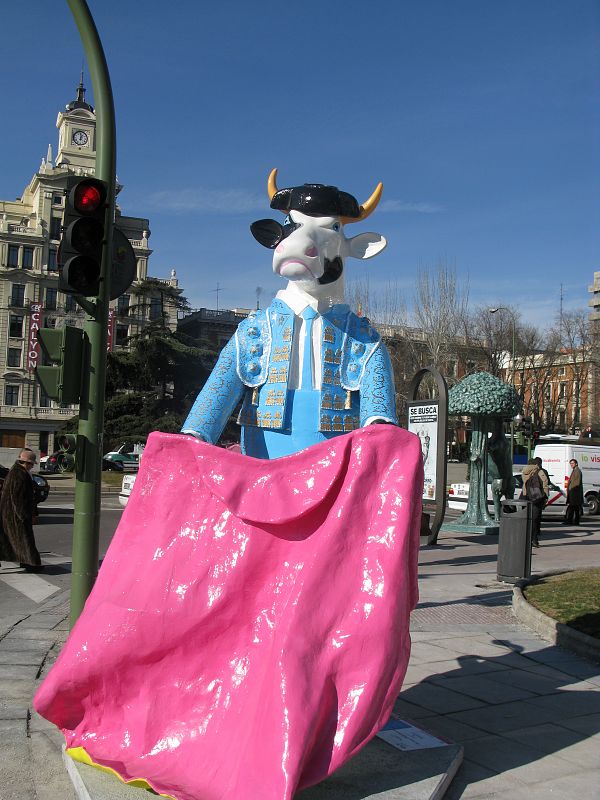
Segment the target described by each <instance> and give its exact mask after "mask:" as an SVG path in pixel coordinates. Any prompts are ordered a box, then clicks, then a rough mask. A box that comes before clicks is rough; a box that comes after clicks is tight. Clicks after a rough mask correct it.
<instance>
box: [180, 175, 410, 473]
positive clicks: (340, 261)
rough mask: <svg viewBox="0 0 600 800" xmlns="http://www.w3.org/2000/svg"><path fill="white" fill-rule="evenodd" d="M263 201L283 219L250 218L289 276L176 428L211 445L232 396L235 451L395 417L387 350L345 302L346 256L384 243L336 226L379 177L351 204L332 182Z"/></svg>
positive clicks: (298, 441)
mask: <svg viewBox="0 0 600 800" xmlns="http://www.w3.org/2000/svg"><path fill="white" fill-rule="evenodd" d="M276 179H277V170H276V169H274V170H273V171H272V172H271V174H270V175H269V180H268V193H269V199H270V201H271V208H273V209H275V210H277V211H281V212H283V213H284V214H285V215H286V217H285V220H284V222H283V225H281V224H280V223H279V222H276V221H275V220H271V219H264V220H259V221H258V222H254V223H253V224H252V225H251V226H250V229H251V232H252V234H253V236H254V237H255V239H256V240H257V241H258V242H259V243H260V244H262V245H264V246H265V247H269V248H271V249H273V251H274V253H273V271H274V272H275V274H277V275H280V276H281V277H282V278H287V280H288V284H287V287H286V288H285V289H283V290H281V291H279V292H278V293H277V295H276V297H275V299H274V300H273V302H272V303H271V305H270V306H269V307H268V308H267V309H265V310H257V311H253V312H251V313H250V314H249V315H248V317H247V319H245V320H244V321H243V322H242V323H240V325H239V326H238V329H237V331H236V333H235V335H234V336H233V338H232V339H231V341H230V342H229V343H228V344H227V345H226V347H225V348H224V349H223V351H222V352H221V355H220V358H219V360H218V362H217V364H216V365H215V368H214V369H213V371H212V373H211V375H210V377H209V378H208V380H207V382H206V384H205V386H204V387H203V389H202V391H201V392H200V394H199V395H198V397H197V398H196V401H195V403H194V405H193V407H192V409H191V411H190V413H189V415H188V417H187V419H186V421H185V423H184V425H183V428H182V433H187V434H191V435H193V436H196V437H198V438H199V439H202V440H203V441H206V442H210V443H213V444H214V443H216V441H217V440H218V439H219V436H220V435H221V433H222V431H223V428H224V427H225V424H226V422H227V420H228V418H229V416H230V414H231V413H232V412H233V410H234V409H235V407H236V405H237V404H238V402H239V401H240V400H242V399H243V402H242V407H241V411H240V414H239V419H238V421H239V423H240V424H241V426H242V437H241V446H242V452H243V453H245V454H246V455H250V456H254V457H256V458H278V457H280V456H285V455H289V454H291V453H296V452H298V451H299V450H302V449H304V448H306V447H309V446H310V445H313V444H316V443H317V442H321V441H323V440H325V439H329V438H332V437H334V436H339V435H340V434H343V433H347V432H349V431H352V430H355V429H357V428H360V427H364V426H366V425H370V424H372V423H377V422H388V423H397V418H396V409H395V394H394V379H393V374H392V368H391V364H390V358H389V355H388V352H387V350H386V348H385V345H384V344H383V342H382V341H381V337H380V336H379V334H378V333H377V331H376V330H375V329H374V328H373V327H372V326H371V325H370V323H369V320H368V319H366V318H365V317H359V316H357V315H356V314H354V313H353V312H352V311H351V310H350V308H349V306H348V305H346V303H345V301H344V262H345V259H346V258H347V257H350V258H360V259H366V258H372V257H373V256H376V255H377V254H378V253H380V252H381V251H382V250H383V249H384V247H385V246H386V240H385V239H384V238H383V236H381V235H380V234H377V233H361V234H359V235H358V236H354V237H353V238H347V237H346V236H345V234H344V228H345V226H346V225H348V224H350V223H353V222H360V221H361V220H364V219H366V218H367V217H368V216H369V215H370V214H371V213H372V212H373V211H374V210H375V208H376V206H377V204H378V202H379V199H380V197H381V192H382V189H383V186H382V184H381V183H380V184H378V186H377V188H376V189H375V191H374V192H373V194H372V195H371V197H370V198H369V199H368V200H367V201H366V202H365V203H364V204H363V205H359V204H358V202H357V201H356V199H355V198H354V197H353V196H352V195H350V194H348V193H347V192H342V191H339V190H338V189H337V187H335V186H324V185H322V184H304V185H303V186H295V187H292V188H288V189H281V190H278V188H277V183H276Z"/></svg>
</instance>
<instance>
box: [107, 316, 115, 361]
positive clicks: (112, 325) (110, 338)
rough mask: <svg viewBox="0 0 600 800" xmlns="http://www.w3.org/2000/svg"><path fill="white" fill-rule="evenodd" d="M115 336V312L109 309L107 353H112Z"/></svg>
mask: <svg viewBox="0 0 600 800" xmlns="http://www.w3.org/2000/svg"><path fill="white" fill-rule="evenodd" d="M114 334H115V310H114V308H109V309H108V330H107V332H106V352H107V353H112V349H113V339H114Z"/></svg>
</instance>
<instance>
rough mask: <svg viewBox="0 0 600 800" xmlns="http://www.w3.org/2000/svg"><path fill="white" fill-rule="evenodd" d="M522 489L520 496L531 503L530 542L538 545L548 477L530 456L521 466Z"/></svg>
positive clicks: (546, 496)
mask: <svg viewBox="0 0 600 800" xmlns="http://www.w3.org/2000/svg"><path fill="white" fill-rule="evenodd" d="M522 475H523V491H522V492H521V497H524V498H525V499H527V500H529V502H530V503H531V543H532V544H533V546H534V547H539V546H540V532H541V527H542V509H543V508H544V506H545V505H546V503H547V501H548V491H549V489H548V479H547V477H546V475H547V473H546V471H545V470H540V467H539V465H538V464H537V462H536V461H535V459H533V458H530V459H529V461H528V462H527V464H526V465H525V466H524V467H523V473H522Z"/></svg>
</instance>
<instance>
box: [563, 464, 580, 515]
mask: <svg viewBox="0 0 600 800" xmlns="http://www.w3.org/2000/svg"><path fill="white" fill-rule="evenodd" d="M569 464H570V465H571V476H570V478H569V485H568V486H567V512H566V515H565V520H564V522H563V525H579V518H580V516H581V509H582V508H583V479H582V476H581V470H580V469H579V465H578V463H577V459H576V458H572V459H571V460H570V461H569Z"/></svg>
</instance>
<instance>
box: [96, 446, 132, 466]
mask: <svg viewBox="0 0 600 800" xmlns="http://www.w3.org/2000/svg"><path fill="white" fill-rule="evenodd" d="M130 447H131V445H126V444H122V445H121V446H120V447H119V448H118V449H117V450H111V451H110V453H106V454H105V455H104V459H103V460H104V461H112V462H113V463H119V464H121V465H122V466H123V469H131V470H137V469H138V467H139V465H140V454H139V453H133V452H132V451H131V450H130Z"/></svg>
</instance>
